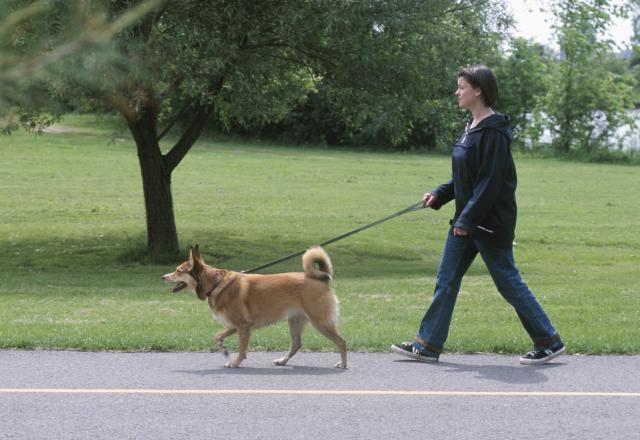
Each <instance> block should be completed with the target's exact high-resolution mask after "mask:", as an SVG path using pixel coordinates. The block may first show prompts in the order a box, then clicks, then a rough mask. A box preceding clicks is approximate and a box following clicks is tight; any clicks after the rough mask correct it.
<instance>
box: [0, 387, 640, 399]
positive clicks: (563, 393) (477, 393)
mask: <svg viewBox="0 0 640 440" xmlns="http://www.w3.org/2000/svg"><path fill="white" fill-rule="evenodd" d="M0 394H147V395H192V396H196V395H204V396H222V395H302V396H407V397H409V396H420V397H636V398H637V397H640V393H635V392H608V391H604V392H601V391H402V390H242V389H235V390H197V389H184V390H180V389H138V388H126V389H118V388H0Z"/></svg>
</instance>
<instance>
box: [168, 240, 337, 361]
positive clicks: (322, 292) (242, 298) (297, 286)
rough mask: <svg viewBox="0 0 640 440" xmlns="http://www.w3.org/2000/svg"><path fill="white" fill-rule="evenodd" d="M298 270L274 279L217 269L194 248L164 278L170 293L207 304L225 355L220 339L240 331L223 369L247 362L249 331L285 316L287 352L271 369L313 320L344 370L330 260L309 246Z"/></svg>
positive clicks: (288, 356) (293, 349)
mask: <svg viewBox="0 0 640 440" xmlns="http://www.w3.org/2000/svg"><path fill="white" fill-rule="evenodd" d="M316 264H317V265H318V267H316ZM302 267H303V269H304V272H291V273H279V274H273V275H257V274H244V273H241V272H233V271H228V270H223V269H215V268H213V267H211V266H208V265H206V264H205V262H204V260H203V259H202V257H201V256H200V251H199V248H198V246H197V245H196V247H195V248H191V249H190V251H189V260H188V261H185V262H184V263H182V264H181V265H180V266H178V268H177V269H176V271H175V272H173V273H169V274H166V275H164V276H163V277H162V278H163V280H164V281H165V282H167V283H172V284H175V286H174V287H173V288H172V289H171V291H172V292H174V293H177V292H179V291H181V290H183V289H185V288H188V289H190V290H192V291H193V292H194V293H195V294H196V295H197V296H198V298H200V299H201V300H202V301H204V300H207V301H208V302H209V308H210V309H211V311H212V313H213V316H214V318H216V319H218V320H220V321H222V322H223V323H224V324H225V327H224V328H223V329H222V330H221V331H220V332H219V333H218V334H216V335H215V336H214V342H215V343H216V345H217V346H218V347H220V348H221V349H223V350H224V353H225V355H226V354H227V350H226V348H225V347H224V338H226V337H227V336H230V335H232V334H234V333H236V332H238V335H239V339H240V353H239V354H238V357H237V358H236V359H235V360H234V361H231V362H228V363H227V364H226V365H225V367H227V368H237V367H238V366H240V363H242V361H243V360H245V359H246V357H247V348H248V346H249V338H250V336H251V330H253V329H256V328H260V327H264V326H267V325H270V324H273V323H275V322H277V321H280V320H281V319H283V318H285V317H287V318H288V319H289V330H290V331H291V347H290V348H289V352H288V353H287V354H286V355H285V356H284V357H283V358H280V359H276V360H274V361H273V363H274V364H275V365H286V363H287V362H288V361H289V359H291V357H292V356H293V355H294V354H296V352H297V351H298V350H299V349H300V347H301V340H300V338H301V335H302V331H303V329H304V326H305V325H306V324H307V322H309V321H311V324H313V326H314V327H315V328H316V329H318V331H319V332H320V333H322V334H323V335H325V336H326V337H327V338H329V339H330V340H331V341H333V342H334V343H335V344H336V346H337V347H338V350H340V355H341V356H342V361H341V362H338V363H337V364H336V367H337V368H347V345H346V343H345V342H344V339H342V337H340V335H339V334H338V329H337V324H338V300H337V298H336V295H335V293H334V291H333V289H332V288H331V286H330V282H331V277H332V274H333V269H332V267H331V260H330V259H329V256H328V255H327V253H326V252H325V251H324V250H323V249H322V248H321V247H312V248H311V249H309V250H307V252H305V254H304V255H303V256H302Z"/></svg>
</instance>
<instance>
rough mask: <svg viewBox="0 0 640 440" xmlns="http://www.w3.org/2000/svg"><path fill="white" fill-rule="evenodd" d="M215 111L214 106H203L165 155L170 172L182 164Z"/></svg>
mask: <svg viewBox="0 0 640 440" xmlns="http://www.w3.org/2000/svg"><path fill="white" fill-rule="evenodd" d="M213 113H214V111H213V106H206V107H201V108H200V110H199V111H198V112H197V113H196V115H195V116H194V118H193V120H192V121H191V124H189V126H188V127H187V129H186V130H185V132H184V134H183V135H182V137H181V138H180V140H179V141H178V143H177V144H175V146H174V147H173V148H172V149H171V150H170V151H169V152H168V153H167V154H165V155H164V161H165V166H166V169H167V171H168V172H169V173H171V172H172V171H173V170H174V169H175V168H176V167H177V166H178V164H180V162H181V161H182V159H184V157H185V156H186V155H187V153H188V152H189V150H191V147H193V144H195V143H196V141H197V140H198V138H199V137H200V135H201V134H202V132H203V131H204V129H205V127H206V126H207V123H208V122H209V119H210V118H211V116H212V115H213Z"/></svg>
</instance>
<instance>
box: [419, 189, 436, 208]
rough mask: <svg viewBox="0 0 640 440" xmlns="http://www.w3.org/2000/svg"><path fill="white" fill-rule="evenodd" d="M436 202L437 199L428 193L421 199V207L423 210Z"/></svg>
mask: <svg viewBox="0 0 640 440" xmlns="http://www.w3.org/2000/svg"><path fill="white" fill-rule="evenodd" d="M437 201H438V198H437V197H436V196H434V195H433V194H431V193H430V192H428V193H425V195H424V197H422V206H424V207H425V208H430V207H431V206H432V205H433V204H434V203H436V202H437Z"/></svg>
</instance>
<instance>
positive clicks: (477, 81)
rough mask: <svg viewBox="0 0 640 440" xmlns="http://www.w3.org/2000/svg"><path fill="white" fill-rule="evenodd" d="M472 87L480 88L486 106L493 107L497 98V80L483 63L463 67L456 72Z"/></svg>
mask: <svg viewBox="0 0 640 440" xmlns="http://www.w3.org/2000/svg"><path fill="white" fill-rule="evenodd" d="M460 77H462V78H464V79H465V80H466V81H467V82H468V83H469V84H471V86H472V87H473V88H474V89H480V91H481V92H482V99H483V100H484V104H485V105H486V106H487V107H493V106H494V105H495V103H496V100H497V99H498V80H497V79H496V76H495V75H494V74H493V72H492V71H491V69H489V68H488V67H487V66H485V65H483V64H479V65H477V66H471V67H465V68H462V69H460V71H459V72H458V78H460Z"/></svg>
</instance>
